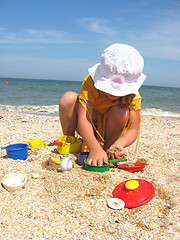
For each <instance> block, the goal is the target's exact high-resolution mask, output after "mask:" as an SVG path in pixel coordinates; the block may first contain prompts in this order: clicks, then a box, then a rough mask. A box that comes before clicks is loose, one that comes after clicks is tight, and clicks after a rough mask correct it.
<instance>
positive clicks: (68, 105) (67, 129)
mask: <svg viewBox="0 0 180 240" xmlns="http://www.w3.org/2000/svg"><path fill="white" fill-rule="evenodd" d="M77 101H78V94H77V93H75V92H66V93H64V94H63V96H62V97H61V99H60V101H59V119H60V122H61V127H62V131H63V134H64V135H68V136H74V135H75V130H76V128H77Z"/></svg>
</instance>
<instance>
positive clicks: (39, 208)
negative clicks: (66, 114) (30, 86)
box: [0, 111, 180, 240]
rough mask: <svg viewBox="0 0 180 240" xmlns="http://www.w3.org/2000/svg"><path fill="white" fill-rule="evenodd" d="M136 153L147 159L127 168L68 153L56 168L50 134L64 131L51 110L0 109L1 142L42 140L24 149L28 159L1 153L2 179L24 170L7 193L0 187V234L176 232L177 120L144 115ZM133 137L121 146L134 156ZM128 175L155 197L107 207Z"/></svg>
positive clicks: (148, 235)
mask: <svg viewBox="0 0 180 240" xmlns="http://www.w3.org/2000/svg"><path fill="white" fill-rule="evenodd" d="M141 125H142V126H141V136H140V141H139V147H138V153H137V157H138V158H137V159H138V161H139V162H146V163H148V165H147V166H146V167H145V168H144V170H143V172H136V173H130V172H127V171H124V170H120V169H118V168H115V167H111V168H110V171H108V172H105V173H97V172H88V171H86V170H85V169H84V168H82V167H81V166H79V165H78V164H77V163H76V160H77V157H76V154H71V156H72V158H73V169H72V170H71V171H70V172H68V173H62V172H61V170H60V167H59V165H57V164H55V163H54V162H52V160H51V157H56V158H59V157H60V155H59V154H58V153H57V147H56V146H55V145H53V144H52V143H53V142H54V140H55V139H57V137H58V136H60V135H62V131H61V126H60V123H59V119H58V117H57V116H47V115H33V114H24V113H12V112H3V111H0V133H1V134H0V147H4V146H7V145H9V144H13V143H22V142H25V141H27V140H29V139H39V140H42V141H45V142H46V143H47V144H48V146H47V147H45V148H40V149H30V150H28V158H27V159H26V160H12V159H9V158H7V156H6V150H1V155H0V180H1V181H2V178H3V177H4V176H5V175H6V174H8V173H11V172H17V171H19V172H22V173H25V174H26V176H27V178H28V180H27V183H26V185H25V188H23V189H21V190H19V191H15V192H12V193H11V192H8V191H7V190H6V189H5V188H3V186H2V185H1V186H0V199H1V205H0V212H1V215H0V239H6V240H8V239H11V240H12V239H21V240H22V239H26V240H27V239H96V240H97V239H108V240H109V239H171V240H172V239H179V238H180V223H179V219H180V211H179V210H180V198H179V195H180V191H179V189H180V174H179V168H180V158H179V152H180V151H179V150H180V119H178V118H166V117H154V116H143V117H142V124H141ZM134 151H135V144H133V145H132V146H130V147H128V148H127V149H126V158H127V159H128V161H129V162H130V161H132V162H133V161H134V160H133V156H134ZM128 179H144V180H147V181H149V182H150V183H152V184H153V185H154V187H155V196H154V198H153V199H152V200H151V201H150V202H149V203H147V204H145V205H143V206H140V207H137V208H132V209H128V208H123V209H121V210H113V209H111V208H109V207H108V206H107V201H108V199H110V198H112V191H113V189H114V188H115V187H116V186H117V185H118V184H119V183H121V182H123V181H125V180H128Z"/></svg>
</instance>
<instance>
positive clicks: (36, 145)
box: [25, 139, 47, 149]
mask: <svg viewBox="0 0 180 240" xmlns="http://www.w3.org/2000/svg"><path fill="white" fill-rule="evenodd" d="M25 143H26V144H28V145H29V147H28V148H29V149H35V148H42V147H47V143H45V142H43V141H41V140H36V139H30V140H28V141H26V142H25Z"/></svg>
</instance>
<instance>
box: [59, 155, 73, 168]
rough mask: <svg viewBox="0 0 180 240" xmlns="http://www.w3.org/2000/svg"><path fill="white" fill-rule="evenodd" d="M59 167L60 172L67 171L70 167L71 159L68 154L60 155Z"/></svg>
mask: <svg viewBox="0 0 180 240" xmlns="http://www.w3.org/2000/svg"><path fill="white" fill-rule="evenodd" d="M60 158H61V162H60V167H61V170H62V172H69V171H70V170H71V169H72V160H71V156H69V155H61V157H60Z"/></svg>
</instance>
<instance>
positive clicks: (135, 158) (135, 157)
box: [134, 110, 141, 160]
mask: <svg viewBox="0 0 180 240" xmlns="http://www.w3.org/2000/svg"><path fill="white" fill-rule="evenodd" d="M140 131H141V110H140V123H139V132H138V137H137V142H136V149H135V153H134V160H137V150H138V144H139V138H140Z"/></svg>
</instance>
